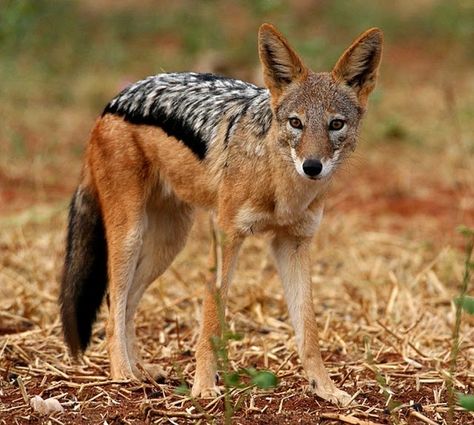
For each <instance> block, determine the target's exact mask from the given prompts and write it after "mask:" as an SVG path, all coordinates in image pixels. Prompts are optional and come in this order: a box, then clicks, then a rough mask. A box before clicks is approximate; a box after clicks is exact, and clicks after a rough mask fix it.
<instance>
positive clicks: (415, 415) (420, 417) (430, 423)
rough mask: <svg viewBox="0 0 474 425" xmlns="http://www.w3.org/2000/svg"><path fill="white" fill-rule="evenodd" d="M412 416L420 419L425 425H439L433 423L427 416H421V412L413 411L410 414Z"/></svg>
mask: <svg viewBox="0 0 474 425" xmlns="http://www.w3.org/2000/svg"><path fill="white" fill-rule="evenodd" d="M410 416H413V417H415V418H417V419H419V420H420V421H422V422H424V423H425V424H429V425H438V423H437V422H435V421H432V420H431V419H430V418H427V417H426V416H425V415H423V414H421V413H420V412H417V411H416V410H412V411H411V412H410Z"/></svg>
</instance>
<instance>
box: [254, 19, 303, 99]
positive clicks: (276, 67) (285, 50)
mask: <svg viewBox="0 0 474 425" xmlns="http://www.w3.org/2000/svg"><path fill="white" fill-rule="evenodd" d="M258 50H259V54H260V61H261V62H262V65H263V78H264V81H265V85H266V86H267V87H268V88H269V89H270V92H271V93H272V95H273V96H279V95H280V94H281V92H282V90H283V89H284V88H285V87H286V86H287V85H288V84H290V83H291V82H293V81H295V80H299V79H303V78H304V77H305V76H306V75H307V73H308V71H307V69H306V67H305V66H304V64H303V62H302V60H301V59H300V57H299V56H298V55H297V54H296V53H295V51H294V50H293V49H292V48H291V47H290V45H289V44H288V41H286V39H285V38H284V37H283V36H282V35H281V34H280V33H279V32H278V31H277V30H276V29H275V27H274V26H273V25H270V24H263V25H262V26H261V27H260V30H259V31H258Z"/></svg>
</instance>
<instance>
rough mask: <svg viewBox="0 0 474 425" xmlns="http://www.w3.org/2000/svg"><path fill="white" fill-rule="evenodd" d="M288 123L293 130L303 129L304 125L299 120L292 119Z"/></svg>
mask: <svg viewBox="0 0 474 425" xmlns="http://www.w3.org/2000/svg"><path fill="white" fill-rule="evenodd" d="M288 121H289V123H290V125H291V126H292V127H293V128H297V129H299V130H301V129H302V128H303V123H302V122H301V120H300V119H299V118H296V117H291V118H289V119H288Z"/></svg>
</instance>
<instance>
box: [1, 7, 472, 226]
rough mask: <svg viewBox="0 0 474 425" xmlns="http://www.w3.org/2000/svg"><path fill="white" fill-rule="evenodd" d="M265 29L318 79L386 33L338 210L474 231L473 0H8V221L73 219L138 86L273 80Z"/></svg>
mask: <svg viewBox="0 0 474 425" xmlns="http://www.w3.org/2000/svg"><path fill="white" fill-rule="evenodd" d="M262 22H271V23H273V24H274V25H276V26H277V27H278V28H279V29H280V31H281V32H283V33H284V34H285V35H286V36H287V37H288V38H289V40H290V42H291V43H292V45H293V46H294V47H295V48H296V49H297V51H298V52H299V53H300V54H301V55H302V57H303V58H304V60H305V61H306V63H307V64H308V65H309V66H310V67H312V68H313V69H314V70H316V71H319V70H329V69H330V68H331V67H332V66H333V64H334V63H335V61H336V60H337V58H338V56H339V55H340V54H341V52H342V51H343V50H344V48H346V47H347V46H348V45H349V44H350V42H351V41H352V40H353V39H354V38H355V37H356V36H357V35H358V34H359V33H360V32H362V31H364V30H366V29H367V28H369V27H372V26H378V27H380V28H382V29H383V31H384V32H385V43H386V44H385V51H384V57H383V63H382V68H381V73H380V74H381V77H380V82H379V84H378V87H377V90H376V92H375V93H374V94H373V96H372V98H371V102H370V105H369V106H370V110H369V113H368V116H367V119H366V122H365V125H364V130H363V133H362V136H361V143H360V145H359V148H358V151H357V153H356V155H355V157H354V160H353V161H352V162H351V165H349V166H348V168H349V169H350V172H348V173H342V176H341V178H340V179H339V180H338V182H339V183H336V194H337V195H336V199H335V200H334V203H336V204H339V207H338V208H337V210H338V211H341V212H343V211H344V210H346V209H351V210H352V209H358V210H359V211H360V214H361V216H366V217H369V223H372V222H373V221H372V220H371V219H370V217H375V218H377V219H379V218H380V217H381V215H383V214H385V213H388V215H389V216H394V217H395V220H393V221H394V223H392V226H396V218H397V216H398V217H400V216H403V217H412V216H414V215H415V216H418V215H421V216H424V217H435V218H436V220H435V221H434V222H433V223H432V227H433V228H434V229H439V227H440V226H441V228H442V233H441V234H442V235H445V231H446V230H449V234H450V235H453V232H452V231H453V229H454V227H455V225H457V224H460V223H464V224H469V222H470V224H472V222H473V214H474V213H473V208H474V206H473V203H474V201H473V196H472V183H473V181H472V165H473V163H472V157H473V153H474V141H473V129H474V126H473V121H474V96H473V86H474V75H473V72H472V65H473V62H474V60H473V59H474V43H473V40H474V38H473V28H474V24H473V23H474V2H472V1H470V0H445V1H442V0H400V1H397V2H387V1H383V2H382V1H378V2H367V1H364V0H352V1H343V0H292V1H291V0H242V1H226V0H224V1H211V0H202V1H199V2H198V1H192V0H174V1H172V2H169V1H160V0H141V1H139V2H137V1H133V0H82V1H72V0H70V1H67V0H55V1H51V0H49V1H48V0H1V1H0V58H1V60H0V79H1V86H0V120H1V126H0V214H1V215H2V216H3V217H5V216H8V221H9V222H11V221H12V220H13V221H14V222H15V221H18V220H19V221H20V222H21V220H22V217H23V218H24V216H21V215H19V214H18V213H19V212H20V211H22V212H23V214H27V216H28V220H29V219H31V218H33V219H35V218H37V217H41V216H42V214H43V215H44V214H46V215H48V214H49V212H51V211H56V207H57V208H59V209H64V206H65V202H67V201H66V200H67V198H68V197H69V195H70V193H71V191H72V190H73V187H74V185H75V184H76V182H77V180H78V175H79V171H80V164H81V159H82V155H83V152H84V147H85V145H86V142H87V138H88V134H89V131H90V129H91V127H92V125H93V122H94V119H95V117H96V116H98V115H99V114H100V113H101V111H102V108H103V107H104V105H105V104H106V103H107V102H108V101H109V100H110V99H111V98H112V97H113V96H114V95H115V94H116V93H117V92H118V91H119V90H121V89H122V88H123V87H124V86H126V85H127V84H129V83H131V82H133V81H136V80H138V79H141V78H143V77H145V76H148V75H152V74H156V73H159V72H162V71H203V72H216V73H220V74H224V75H226V76H231V77H235V78H240V79H245V80H249V81H252V82H255V83H257V84H261V76H260V65H259V62H258V55H257V47H256V39H257V30H258V27H259V25H260V24H261V23H262ZM338 185H339V186H338ZM347 185H350V186H351V190H350V191H348V190H344V188H345V187H347ZM329 207H331V205H330V206H329ZM32 208H33V209H32ZM4 220H5V218H4ZM425 224H426V223H425ZM408 225H409V223H408ZM415 228H416V226H415Z"/></svg>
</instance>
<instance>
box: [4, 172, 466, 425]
mask: <svg viewBox="0 0 474 425" xmlns="http://www.w3.org/2000/svg"><path fill="white" fill-rule="evenodd" d="M343 178H344V177H343ZM336 189H337V188H336ZM336 203H337V202H336ZM339 204H340V202H339ZM47 216H48V215H47V214H46V217H47ZM64 218H65V216H64V213H63V212H61V213H57V212H55V211H54V210H52V211H51V215H50V216H49V218H48V219H44V218H43V219H40V222H39V223H36V224H26V225H23V226H21V227H17V226H14V227H11V226H8V227H6V226H4V227H5V228H4V231H3V232H2V236H1V239H0V251H1V253H2V256H1V258H2V260H1V265H0V267H1V276H2V287H1V289H0V291H1V300H2V309H1V311H0V315H1V322H0V323H1V329H0V331H1V333H2V334H3V336H2V338H1V339H0V359H1V360H0V374H1V377H2V380H1V387H0V391H1V395H2V402H1V404H0V418H4V419H0V421H1V420H3V422H4V423H12V422H11V421H12V420H13V418H15V419H14V420H15V421H17V422H18V423H23V422H25V423H26V422H27V421H28V420H35V418H36V414H35V413H34V412H33V411H32V410H31V408H29V407H28V406H27V403H26V401H27V400H28V399H29V398H31V397H32V396H33V395H36V394H39V395H42V396H43V397H44V398H46V397H55V398H57V399H58V400H59V401H60V402H61V403H62V404H63V406H64V407H65V409H66V413H64V414H61V415H59V416H54V417H52V421H53V422H55V423H80V422H86V421H88V422H92V423H97V422H99V421H103V420H107V422H108V423H111V422H114V421H115V422H114V423H141V422H143V421H144V420H145V419H146V418H148V419H149V420H152V421H154V422H157V423H161V422H163V423H170V422H171V423H176V421H177V422H178V423H179V422H180V421H183V420H185V419H186V418H187V419H186V420H189V421H198V420H201V421H203V422H208V421H209V420H210V418H219V417H221V415H222V404H223V402H222V397H220V398H217V399H215V400H204V401H200V402H199V403H200V405H201V406H202V410H201V408H196V406H195V404H194V403H193V402H192V401H190V400H189V398H186V397H183V396H179V395H177V394H175V388H176V387H177V386H178V385H180V383H181V382H182V380H184V381H186V382H189V383H190V382H191V381H192V373H193V370H194V361H193V356H192V352H193V347H194V344H195V342H196V338H197V329H198V321H199V315H200V303H199V295H200V292H201V290H202V289H203V279H204V277H203V271H204V270H205V267H206V252H207V250H208V249H209V243H210V234H209V229H208V226H207V219H206V217H205V215H204V214H203V215H202V216H200V217H199V218H198V223H199V225H198V226H195V228H194V230H193V234H192V235H191V241H190V243H189V244H188V246H187V247H186V249H185V251H184V252H183V253H182V254H181V255H180V256H179V257H178V259H177V261H176V262H175V264H174V265H173V266H172V268H171V269H170V270H169V271H167V272H166V274H165V275H164V276H162V277H161V278H160V279H159V280H158V281H157V282H156V283H155V284H154V285H152V287H151V288H150V290H149V291H148V292H147V293H146V295H145V297H144V300H143V302H142V305H141V308H140V311H139V314H138V317H137V325H138V333H139V336H140V339H141V341H142V343H143V344H144V355H145V358H146V359H147V360H148V361H150V362H156V363H160V364H161V365H163V366H165V368H166V370H167V372H168V378H167V379H166V380H164V381H163V382H160V383H156V382H153V381H152V380H150V382H148V383H146V384H144V385H142V386H134V385H132V384H126V383H114V382H112V381H110V380H109V378H108V377H107V370H108V359H107V356H106V350H105V341H104V332H103V323H104V321H103V316H105V313H106V312H105V311H104V314H103V315H102V317H101V320H99V323H98V326H97V327H96V331H95V334H94V338H93V344H92V346H91V347H90V349H89V350H88V351H87V353H86V356H85V357H84V359H83V362H82V363H81V364H80V365H77V364H75V363H73V362H71V359H70V358H69V356H68V354H67V352H66V350H65V347H64V344H63V341H62V338H61V330H60V325H59V316H58V307H57V303H56V294H57V283H56V282H57V276H58V270H60V268H61V256H62V250H63V244H62V242H63V237H64V224H65V223H64ZM379 219H380V220H382V219H383V221H384V222H385V224H384V225H383V224H377V223H364V222H363V220H361V218H360V215H359V214H358V213H357V211H346V212H345V213H344V215H340V214H337V205H336V206H335V207H331V205H330V206H329V212H328V214H327V216H326V218H325V221H324V225H323V228H322V231H321V234H320V236H319V237H318V238H317V240H316V241H315V244H314V258H315V261H314V266H313V270H312V276H313V283H314V292H315V299H316V311H317V315H318V321H319V323H320V329H321V333H320V339H321V345H322V352H323V356H324V357H325V359H326V363H327V365H328V367H329V369H330V372H331V375H332V377H333V379H334V380H335V381H336V382H337V383H338V385H339V386H341V387H343V388H344V389H345V390H346V391H348V392H350V393H352V394H354V403H353V405H352V406H351V407H350V408H348V409H338V408H336V407H334V406H331V405H328V404H327V403H324V402H321V401H319V400H317V399H315V398H314V397H313V396H311V395H310V394H308V393H306V392H305V391H304V385H305V381H304V377H303V374H302V370H301V366H300V363H299V360H298V359H297V356H296V355H295V343H294V338H293V332H292V329H291V327H290V326H289V325H288V320H287V312H286V306H285V303H284V300H283V297H282V291H281V288H280V286H279V282H278V279H277V278H276V276H275V273H274V271H273V269H272V267H271V266H269V265H268V264H267V257H266V254H265V238H258V239H257V238H255V239H252V240H249V241H248V243H247V244H246V245H245V247H244V250H243V252H242V255H241V261H240V265H239V269H238V273H237V276H236V279H235V283H234V285H233V287H232V289H231V296H230V303H229V318H230V324H231V325H230V326H231V329H232V330H235V331H236V332H238V333H242V334H243V335H244V339H243V340H241V341H233V342H231V343H230V348H229V350H230V353H229V354H230V358H231V365H232V367H233V368H235V369H238V368H241V367H249V366H252V365H256V366H257V367H260V368H268V369H270V370H272V371H274V372H275V373H276V374H277V375H278V377H279V379H280V385H279V386H278V388H276V389H275V390H273V391H268V392H264V391H255V390H254V391H252V392H250V394H247V393H246V392H245V391H242V390H234V393H233V398H234V400H235V401H236V402H238V400H239V399H240V398H242V400H241V401H240V403H242V404H241V409H240V410H239V411H238V412H237V415H236V417H235V422H236V423H251V422H255V421H257V422H259V423H267V422H273V423H294V422H295V420H296V419H295V418H296V417H298V418H299V419H301V421H302V423H311V422H312V423H314V421H315V420H317V418H320V419H321V420H322V419H324V420H327V421H328V422H331V421H333V422H334V421H335V422H337V421H343V422H344V421H346V422H347V423H356V424H362V423H367V424H369V423H386V421H387V420H388V421H392V422H394V423H396V422H397V421H399V422H400V423H405V422H407V421H412V422H413V421H415V422H416V421H421V422H423V421H424V422H425V423H433V422H430V420H431V421H435V422H434V423H443V421H444V418H445V417H446V412H447V409H448V407H447V402H446V400H447V394H446V384H445V381H446V378H447V374H448V367H449V353H450V349H451V333H452V324H453V320H454V307H453V304H452V302H451V300H452V299H453V297H454V296H455V294H456V291H457V285H458V282H459V281H460V279H461V275H462V253H461V252H460V251H459V250H458V249H456V248H454V247H452V246H449V245H439V244H437V243H436V241H432V242H433V244H431V245H429V244H427V243H424V242H420V241H418V240H413V239H412V238H411V237H410V236H409V233H410V231H409V230H408V234H407V232H398V233H399V234H395V233H394V232H391V231H389V230H387V231H376V230H374V228H377V227H384V226H386V224H387V219H389V220H393V221H396V222H400V220H401V218H400V217H398V218H396V217H393V216H392V217H391V219H390V216H389V215H387V216H385V217H382V216H381V217H379ZM413 220H414V221H413ZM411 221H412V222H411V223H408V222H407V226H406V229H409V228H410V227H413V228H415V227H417V228H418V230H419V231H420V230H421V231H423V229H424V228H426V227H425V226H424V224H423V221H424V220H423V219H421V220H420V219H416V218H415V219H413V218H412V220H411ZM387 228H388V229H389V228H390V226H388V227H387ZM428 228H429V226H428ZM104 310H106V309H104ZM473 340H474V331H473V328H472V322H470V323H469V322H468V321H464V324H463V326H462V329H461V350H460V357H459V362H458V369H457V372H456V374H455V376H454V384H455V387H456V389H457V390H458V391H461V392H469V391H471V392H472V387H473V381H474V373H473V360H472V359H473V354H474V345H473V344H472V341H473ZM25 399H26V400H25ZM389 412H391V413H389ZM295 415H297V416H295ZM469 415H470V414H468V413H465V412H464V413H462V412H461V411H459V410H458V409H457V411H456V413H455V418H456V423H459V424H461V423H468V422H469V420H473V416H472V415H470V416H469ZM469 417H470V418H471V419H469ZM173 418H175V419H173ZM176 418H177V419H176ZM121 421H122V422H121ZM351 421H352V422H351Z"/></svg>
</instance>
